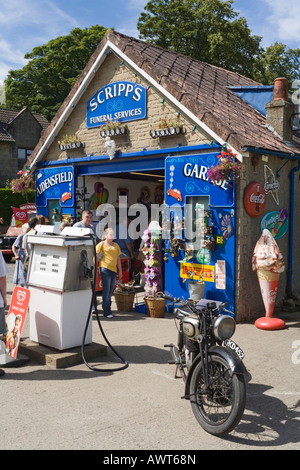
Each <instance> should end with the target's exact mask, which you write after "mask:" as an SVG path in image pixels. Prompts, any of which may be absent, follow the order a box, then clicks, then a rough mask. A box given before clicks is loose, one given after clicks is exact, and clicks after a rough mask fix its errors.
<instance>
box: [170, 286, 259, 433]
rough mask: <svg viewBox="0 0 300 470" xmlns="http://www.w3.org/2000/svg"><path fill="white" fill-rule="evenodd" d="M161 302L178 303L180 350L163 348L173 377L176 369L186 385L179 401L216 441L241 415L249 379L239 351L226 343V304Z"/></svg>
mask: <svg viewBox="0 0 300 470" xmlns="http://www.w3.org/2000/svg"><path fill="white" fill-rule="evenodd" d="M164 297H165V298H166V299H168V300H170V301H171V302H172V303H173V305H174V304H177V306H176V307H175V310H174V316H175V322H176V326H177V329H178V345H177V346H175V345H174V344H169V345H165V347H168V348H170V351H171V354H172V358H173V360H172V361H170V363H171V364H175V365H176V372H175V377H178V375H177V370H178V371H179V372H180V374H181V376H182V378H183V380H184V382H185V394H184V396H183V397H182V398H185V399H187V400H190V402H191V406H192V410H193V412H194V415H195V417H196V419H197V421H198V423H199V424H200V425H201V426H202V428H203V429H204V430H205V431H207V432H209V433H210V434H213V435H215V436H221V435H224V434H227V433H229V432H230V431H232V430H233V429H234V428H235V427H236V426H237V424H238V423H239V421H240V419H241V417H242V415H243V413H244V409H245V403H246V379H247V380H249V376H250V374H248V372H247V370H246V368H245V366H244V364H243V362H242V360H243V358H244V353H243V351H242V350H241V349H240V348H239V346H238V345H237V344H236V343H235V342H234V341H232V340H231V339H230V338H231V337H232V335H233V334H234V332H235V327H236V323H235V320H234V318H233V317H232V316H231V315H230V314H228V313H231V312H229V311H228V310H226V309H225V307H227V305H228V304H227V303H221V302H214V301H207V300H205V299H202V300H201V301H199V302H195V301H193V300H191V299H189V300H183V301H180V299H175V298H174V297H172V296H170V295H167V294H165V295H164ZM225 312H226V313H225ZM227 312H228V313H227ZM224 313H225V314H224Z"/></svg>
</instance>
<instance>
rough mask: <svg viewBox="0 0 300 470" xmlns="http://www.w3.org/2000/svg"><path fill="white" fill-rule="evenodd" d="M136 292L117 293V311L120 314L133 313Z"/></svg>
mask: <svg viewBox="0 0 300 470" xmlns="http://www.w3.org/2000/svg"><path fill="white" fill-rule="evenodd" d="M134 296H135V293H134V292H115V299H116V304H117V309H118V311H119V312H132V310H133V302H134Z"/></svg>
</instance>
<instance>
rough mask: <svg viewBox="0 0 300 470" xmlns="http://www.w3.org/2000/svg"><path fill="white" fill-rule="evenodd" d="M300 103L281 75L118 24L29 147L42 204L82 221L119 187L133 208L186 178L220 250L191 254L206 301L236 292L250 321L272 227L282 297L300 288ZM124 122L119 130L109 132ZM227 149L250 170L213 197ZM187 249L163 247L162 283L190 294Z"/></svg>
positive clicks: (258, 303)
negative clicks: (152, 40)
mask: <svg viewBox="0 0 300 470" xmlns="http://www.w3.org/2000/svg"><path fill="white" fill-rule="evenodd" d="M282 83H283V85H282ZM279 89H280V90H279ZM282 89H283V91H284V93H283V95H280V94H278V93H279V91H282ZM278 90H279V91H278ZM293 112H294V110H293V104H292V102H291V99H290V98H289V96H288V91H287V88H286V83H285V81H284V80H283V81H282V80H277V81H276V83H275V86H274V87H273V86H263V85H261V84H259V83H257V82H255V81H253V80H251V79H249V78H246V77H243V76H242V75H240V74H237V73H234V72H231V71H227V70H224V69H222V68H218V67H215V66H212V65H209V64H207V63H203V62H199V61H197V60H194V59H191V58H189V57H186V56H182V55H180V54H177V53H175V52H171V51H167V50H164V49H161V48H159V47H157V46H154V45H151V44H147V43H145V42H143V41H140V40H138V39H135V38H130V37H127V36H124V35H122V34H119V33H116V32H112V31H109V32H108V33H107V34H106V36H105V37H104V39H103V40H102V41H101V43H100V44H99V46H98V48H97V49H96V51H95V52H94V54H93V55H92V56H91V58H90V61H89V62H88V64H87V66H86V67H85V69H84V70H83V72H82V74H81V76H80V77H79V79H78V80H77V82H76V84H75V85H74V87H73V89H72V90H71V92H70V94H69V95H68V97H67V98H66V100H65V101H64V103H63V105H62V106H61V108H60V109H59V111H58V113H57V114H56V116H55V117H54V119H53V120H52V122H51V123H50V125H49V127H48V129H47V131H46V133H44V134H43V136H42V137H41V139H40V141H39V143H38V145H37V147H36V148H35V150H34V152H33V153H32V154H31V156H30V159H29V160H30V166H31V169H32V171H35V172H36V185H37V207H38V211H39V212H40V213H43V214H45V215H47V216H49V218H50V219H53V218H52V217H51V215H52V212H53V211H55V212H56V213H57V214H60V215H61V217H62V218H65V217H68V216H70V215H71V216H73V217H75V218H77V217H78V214H79V212H80V211H81V210H82V209H83V208H85V207H90V208H92V209H93V210H94V215H95V223H97V207H98V208H99V207H100V206H101V204H103V203H107V202H108V203H111V204H115V203H116V202H117V201H118V199H119V196H120V195H123V194H126V195H127V197H128V205H129V206H130V205H132V204H134V203H135V202H137V201H143V202H145V203H147V201H148V202H149V201H151V202H154V201H159V202H162V200H163V199H165V201H166V203H169V202H170V203H171V200H170V198H171V195H170V192H168V190H169V189H171V188H170V186H173V187H175V189H176V185H178V186H179V185H181V188H182V191H183V192H182V194H181V195H179V196H178V204H179V206H180V207H183V206H184V205H185V204H186V202H187V201H188V198H189V197H194V198H196V199H191V201H198V202H199V201H200V202H203V204H202V206H203V207H204V209H205V210H206V209H209V210H210V211H211V213H212V217H213V218H214V229H213V235H214V238H215V240H216V245H215V249H214V250H212V251H211V253H210V254H209V259H208V260H207V261H205V260H202V261H201V262H199V256H200V251H201V250H200V251H199V250H198V251H197V253H196V252H195V251H194V252H193V255H194V258H193V260H192V263H194V264H193V266H194V267H197V265H200V267H202V268H201V269H204V270H205V269H206V268H209V269H208V276H210V279H209V282H207V283H206V284H207V286H208V287H207V294H208V295H209V297H208V298H212V299H215V300H227V301H229V303H230V304H231V306H232V308H233V309H234V311H235V314H236V318H237V320H238V321H250V320H251V321H252V320H253V319H255V318H257V317H258V316H261V315H262V314H263V313H264V306H263V302H262V299H261V294H260V290H259V285H258V281H257V277H256V274H255V273H254V272H253V271H252V265H251V257H252V253H253V250H254V247H255V244H256V242H257V240H258V239H259V237H260V235H261V233H262V230H263V228H268V229H269V230H270V231H273V233H274V235H275V234H276V235H278V236H277V238H276V241H277V243H278V245H279V248H280V250H281V251H282V253H283V257H284V260H285V265H286V269H285V272H284V273H283V274H282V275H281V278H280V283H279V289H278V293H277V302H278V303H279V302H281V301H282V299H284V298H285V297H286V296H287V295H291V293H292V291H295V290H297V289H299V282H300V268H299V267H298V266H299V265H298V263H297V262H296V261H295V260H297V259H298V258H299V255H300V247H299V244H297V243H296V239H297V236H296V235H297V231H296V230H297V228H296V227H297V224H296V221H297V220H298V218H299V215H300V214H299V211H300V208H299V197H300V194H299V183H298V175H299V173H298V172H299V171H300V165H299V160H300V139H299V135H298V134H297V132H295V131H293V129H292V119H291V118H292V115H293ZM116 121H119V124H120V125H119V128H118V130H115V129H112V127H116V126H117V122H116ZM108 124H110V125H108ZM124 126H126V127H124ZM103 129H105V132H104V131H103ZM224 149H231V150H232V152H233V153H234V154H236V156H237V159H238V160H239V161H240V162H241V164H242V169H241V172H240V178H239V179H238V181H237V182H236V183H231V184H229V185H227V186H226V185H225V186H224V185H223V184H222V189H224V190H225V191H223V193H221V192H219V193H218V195H217V196H216V199H215V200H216V201H217V202H216V203H214V202H213V197H214V196H213V192H214V191H215V190H216V187H215V186H214V185H213V184H212V183H211V182H210V181H209V180H208V178H207V176H206V174H207V170H208V168H209V167H210V166H211V165H213V164H216V163H217V162H218V159H217V157H218V155H220V152H221V151H222V150H224ZM170 159H171V160H170ZM180 164H182V165H188V166H184V167H182V168H181V167H180ZM170 165H171V166H172V168H171V166H170ZM191 165H193V167H192V166H191ZM180 168H181V169H180ZM183 168H184V169H183ZM191 168H193V170H191ZM187 169H189V171H187ZM176 171H177V174H176ZM170 172H172V179H171V178H170ZM179 172H181V175H179ZM174 173H175V176H174V177H173V175H174ZM182 173H184V176H185V177H188V178H189V181H188V180H187V179H186V180H184V179H182V178H183V176H182ZM177 176H178V180H176V178H177ZM174 178H175V181H174ZM188 182H189V183H191V184H189V185H188V184H187V183H188ZM177 183H178V184H177ZM221 183H222V182H220V184H221ZM220 187H221V186H220V185H219V189H220ZM59 188H60V189H59ZM195 188H196V189H195ZM58 189H59V191H58V192H57V193H56V196H54V191H55V190H58ZM177 189H178V188H177ZM184 191H185V192H184ZM189 191H190V192H189ZM226 191H227V193H226ZM171 192H172V191H171ZM149 194H150V195H149ZM158 194H159V195H160V197H157V195H158ZM222 194H223V196H222ZM229 194H230V197H228V195H229ZM161 195H162V196H161ZM222 197H223V199H222ZM226 197H227V199H226ZM180 198H181V199H180ZM197 198H199V200H198V199H197ZM205 198H206V199H205ZM168 201H169V202H168ZM172 201H173V202H174V199H172ZM198 202H197V204H198ZM193 204H194V202H193ZM192 217H194V215H192ZM221 220H222V221H224V223H227V226H226V227H225V229H224V227H222V226H221V222H220V221H221ZM226 221H227V222H226ZM185 223H189V221H188V220H185ZM222 223H223V222H222ZM279 229H280V230H279ZM229 232H230V233H229ZM187 246H188V244H187V242H186V244H185V248H183V249H182V250H179V251H178V252H177V253H176V255H174V253H172V255H174V256H172V257H171V256H170V252H171V251H172V250H171V249H169V250H166V253H165V256H164V259H163V261H162V263H163V264H164V269H163V271H164V273H165V279H164V280H163V285H162V288H164V287H165V285H164V282H165V283H166V285H167V284H168V287H170V285H171V287H173V289H172V292H173V294H175V295H177V294H178V293H179V294H180V295H181V294H182V295H184V296H188V291H187V287H186V286H187V284H188V282H185V281H186V280H187V279H186V277H185V278H184V275H183V274H182V272H183V271H181V270H180V269H181V267H182V266H184V263H185V262H186V259H187V258H186V250H187ZM192 248H193V247H192ZM192 251H193V250H192ZM198 255H199V256H198ZM206 264H207V266H206ZM199 269H200V268H199ZM222 270H223V274H225V280H224V279H223V280H222V275H221V274H222ZM218 273H219V274H218ZM220 273H221V274H220ZM218 276H219V277H218ZM194 280H195V279H194V278H193V276H191V278H190V279H188V281H194ZM223 281H224V282H223ZM170 282H171V284H170ZM222 282H223V284H222ZM217 284H218V286H217Z"/></svg>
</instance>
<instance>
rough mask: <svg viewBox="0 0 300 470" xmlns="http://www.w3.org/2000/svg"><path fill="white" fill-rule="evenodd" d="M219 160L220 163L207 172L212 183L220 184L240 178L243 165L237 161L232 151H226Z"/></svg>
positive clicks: (219, 156)
mask: <svg viewBox="0 0 300 470" xmlns="http://www.w3.org/2000/svg"><path fill="white" fill-rule="evenodd" d="M217 158H218V160H219V163H218V164H217V165H214V166H211V167H210V168H209V170H208V172H207V177H208V178H209V180H210V181H211V183H213V184H218V183H220V181H226V182H229V181H230V180H237V179H238V178H239V176H240V170H241V165H240V163H239V162H238V161H237V160H236V154H234V153H233V152H232V150H230V149H229V150H224V151H222V152H221V153H220V155H218V156H217Z"/></svg>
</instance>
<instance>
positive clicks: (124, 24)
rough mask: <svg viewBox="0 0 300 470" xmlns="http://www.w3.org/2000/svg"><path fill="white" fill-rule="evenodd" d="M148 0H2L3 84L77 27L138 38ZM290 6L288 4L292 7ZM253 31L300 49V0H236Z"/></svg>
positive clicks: (0, 72) (266, 40)
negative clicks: (30, 56) (39, 50)
mask: <svg viewBox="0 0 300 470" xmlns="http://www.w3.org/2000/svg"><path fill="white" fill-rule="evenodd" d="M146 3H147V0H108V1H107V0H86V1H84V0H0V85H1V84H2V83H3V80H4V79H5V78H6V76H7V73H8V71H9V70H10V69H13V70H16V69H20V68H22V67H23V66H24V65H25V64H26V61H25V59H24V54H25V53H26V52H31V51H32V49H33V48H34V47H35V46H39V45H42V44H45V43H47V42H48V41H49V40H50V39H54V38H56V37H58V36H62V35H66V34H69V32H70V31H71V29H73V28H75V27H80V28H88V27H90V26H92V25H94V24H100V25H102V26H105V27H114V28H115V30H116V31H119V32H121V33H124V34H126V35H128V36H135V37H138V32H137V29H136V24H137V20H138V17H139V15H140V13H141V12H142V11H143V9H144V6H145V5H146ZM287 5H288V6H287ZM233 7H234V9H235V10H236V11H237V12H239V13H240V15H241V16H244V17H245V18H246V20H247V23H248V26H249V28H250V29H251V31H252V34H256V35H258V36H262V38H263V40H262V45H263V46H264V47H266V46H268V45H270V44H273V43H274V42H275V41H278V42H283V43H284V44H287V45H288V46H289V47H291V48H296V47H300V21H299V19H300V2H299V0H289V2H288V3H287V4H285V2H284V1H282V0H236V1H235V2H234V4H233Z"/></svg>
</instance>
